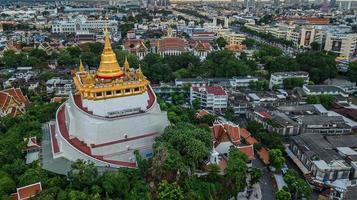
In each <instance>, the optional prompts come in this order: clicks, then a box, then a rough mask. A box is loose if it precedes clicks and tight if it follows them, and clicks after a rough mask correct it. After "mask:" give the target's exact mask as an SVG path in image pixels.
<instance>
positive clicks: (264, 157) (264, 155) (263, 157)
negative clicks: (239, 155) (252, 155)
mask: <svg viewBox="0 0 357 200" xmlns="http://www.w3.org/2000/svg"><path fill="white" fill-rule="evenodd" d="M240 135H241V136H242V138H244V139H245V142H246V143H247V144H249V145H252V146H253V145H254V144H256V143H258V141H257V140H256V139H255V138H254V137H253V136H252V135H251V134H250V133H249V131H248V130H247V129H245V128H240ZM257 153H258V155H259V158H260V159H261V160H262V161H263V162H264V164H266V165H268V164H269V153H268V150H266V149H265V148H264V147H262V148H261V149H260V150H259V151H258V152H257Z"/></svg>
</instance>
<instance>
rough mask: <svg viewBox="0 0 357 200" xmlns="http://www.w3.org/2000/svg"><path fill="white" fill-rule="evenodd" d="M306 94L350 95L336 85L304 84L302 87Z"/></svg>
mask: <svg viewBox="0 0 357 200" xmlns="http://www.w3.org/2000/svg"><path fill="white" fill-rule="evenodd" d="M302 89H303V91H304V92H305V94H306V95H323V94H325V95H332V96H342V97H346V98H347V97H348V94H346V93H345V91H343V89H341V88H340V87H337V86H334V85H304V86H303V87H302Z"/></svg>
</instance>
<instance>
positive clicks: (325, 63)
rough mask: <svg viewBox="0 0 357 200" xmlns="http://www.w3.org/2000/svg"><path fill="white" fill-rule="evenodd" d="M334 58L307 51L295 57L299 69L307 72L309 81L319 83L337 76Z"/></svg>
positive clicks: (329, 55)
mask: <svg viewBox="0 0 357 200" xmlns="http://www.w3.org/2000/svg"><path fill="white" fill-rule="evenodd" d="M335 58H336V56H335V55H331V54H326V53H323V52H319V51H308V52H304V53H301V54H298V55H297V56H296V61H297V63H298V64H299V65H300V69H301V70H303V71H306V72H309V75H310V80H312V81H313V82H314V83H321V82H323V81H324V80H326V79H327V78H334V77H335V76H336V75H337V68H336V61H335Z"/></svg>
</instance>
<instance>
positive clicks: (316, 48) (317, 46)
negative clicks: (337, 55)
mask: <svg viewBox="0 0 357 200" xmlns="http://www.w3.org/2000/svg"><path fill="white" fill-rule="evenodd" d="M310 46H311V50H313V51H319V50H320V48H321V44H319V43H318V42H315V41H314V42H311V44H310Z"/></svg>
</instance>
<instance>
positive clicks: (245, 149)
mask: <svg viewBox="0 0 357 200" xmlns="http://www.w3.org/2000/svg"><path fill="white" fill-rule="evenodd" d="M238 149H239V151H241V152H242V153H244V154H245V155H246V156H247V157H248V159H249V160H254V159H255V156H254V148H253V145H249V146H242V147H238Z"/></svg>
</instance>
